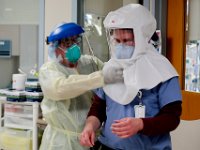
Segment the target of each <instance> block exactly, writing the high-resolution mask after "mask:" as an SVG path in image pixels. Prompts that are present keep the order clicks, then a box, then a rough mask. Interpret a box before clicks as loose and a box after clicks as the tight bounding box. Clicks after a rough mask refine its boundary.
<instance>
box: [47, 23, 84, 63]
mask: <svg viewBox="0 0 200 150" xmlns="http://www.w3.org/2000/svg"><path fill="white" fill-rule="evenodd" d="M82 33H84V30H83V29H82V27H81V26H79V25H77V24H75V23H62V24H59V25H57V26H56V27H55V28H54V29H53V31H52V32H51V33H50V35H49V36H48V37H47V44H50V45H49V48H48V50H49V58H50V59H53V60H55V61H57V62H61V61H62V62H66V60H65V59H67V60H68V61H69V62H71V63H76V62H77V61H78V59H79V58H80V56H81V52H80V44H81V41H82V38H81V37H82V36H81V35H82Z"/></svg>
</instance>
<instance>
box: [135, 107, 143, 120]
mask: <svg viewBox="0 0 200 150" xmlns="http://www.w3.org/2000/svg"><path fill="white" fill-rule="evenodd" d="M134 111H135V118H145V106H144V105H135V106H134Z"/></svg>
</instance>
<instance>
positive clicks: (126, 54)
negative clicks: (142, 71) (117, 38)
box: [115, 44, 135, 59]
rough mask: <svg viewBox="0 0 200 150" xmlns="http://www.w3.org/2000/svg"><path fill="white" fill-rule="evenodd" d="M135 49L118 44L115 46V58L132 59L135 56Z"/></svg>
mask: <svg viewBox="0 0 200 150" xmlns="http://www.w3.org/2000/svg"><path fill="white" fill-rule="evenodd" d="M134 49H135V47H134V46H128V45H125V44H117V45H116V46H115V57H116V58H117V59H130V58H131V57H132V55H133V52H134Z"/></svg>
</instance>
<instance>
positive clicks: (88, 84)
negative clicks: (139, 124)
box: [39, 22, 123, 150]
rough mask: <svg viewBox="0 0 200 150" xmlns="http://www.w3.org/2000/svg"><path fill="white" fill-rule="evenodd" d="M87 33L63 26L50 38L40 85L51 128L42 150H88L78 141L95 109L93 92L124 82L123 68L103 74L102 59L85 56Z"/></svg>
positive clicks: (113, 69)
mask: <svg viewBox="0 0 200 150" xmlns="http://www.w3.org/2000/svg"><path fill="white" fill-rule="evenodd" d="M83 32H84V30H83V29H82V27H81V26H79V25H77V24H75V23H72V22H71V23H60V24H58V25H57V26H56V27H55V28H54V29H53V31H52V32H51V33H50V35H49V36H48V37H47V44H49V47H48V56H49V61H48V62H46V63H45V64H43V65H42V67H41V68H40V71H39V82H40V84H41V88H42V91H43V93H44V99H43V101H42V103H41V109H42V113H43V116H44V118H45V121H46V122H47V123H48V125H47V127H46V129H45V131H44V133H43V137H42V142H41V145H40V150H85V149H88V148H86V147H82V146H81V145H80V144H79V140H78V138H79V135H80V133H81V131H82V129H83V126H84V122H85V119H86V116H87V113H88V110H89V108H90V106H91V101H92V100H91V97H92V92H91V91H90V90H92V89H95V88H98V87H102V86H103V85H104V84H106V83H112V82H120V81H121V80H123V79H122V70H121V68H111V69H110V70H109V71H107V72H103V71H100V70H101V69H102V66H103V63H102V62H101V61H100V60H99V59H97V58H96V57H92V56H89V55H81V52H80V43H81V39H82V37H81V36H82V34H83ZM112 76H113V78H110V77H112Z"/></svg>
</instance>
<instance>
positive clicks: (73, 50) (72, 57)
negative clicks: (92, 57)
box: [65, 44, 81, 63]
mask: <svg viewBox="0 0 200 150" xmlns="http://www.w3.org/2000/svg"><path fill="white" fill-rule="evenodd" d="M65 57H66V58H67V60H68V61H69V62H71V63H76V62H77V61H78V60H79V58H80V57H81V51H80V47H79V46H78V45H77V44H73V45H72V46H70V47H69V48H67V50H66V53H65Z"/></svg>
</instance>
